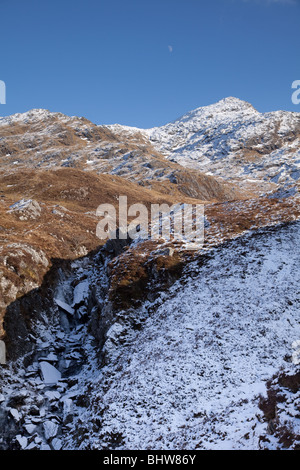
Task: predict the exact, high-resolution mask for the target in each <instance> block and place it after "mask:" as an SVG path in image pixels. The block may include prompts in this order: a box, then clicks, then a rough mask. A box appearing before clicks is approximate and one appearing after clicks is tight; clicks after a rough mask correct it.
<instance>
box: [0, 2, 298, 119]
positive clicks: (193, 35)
mask: <svg viewBox="0 0 300 470" xmlns="http://www.w3.org/2000/svg"><path fill="white" fill-rule="evenodd" d="M0 17H1V25H0V40H1V62H0V80H3V81H5V83H6V90H7V97H6V104H5V105H4V104H0V115H2V116H4V115H9V114H13V113H16V112H24V111H28V110H29V109H32V108H46V109H49V110H50V111H59V112H63V113H65V114H68V115H78V116H85V117H86V118H88V119H90V120H91V121H93V122H95V123H97V124H112V123H116V122H118V123H120V124H127V125H131V126H137V127H144V128H147V127H153V126H159V125H163V124H165V123H167V122H169V121H172V120H174V119H176V118H177V117H179V116H181V115H182V114H184V113H185V112H187V111H189V110H192V109H194V108H197V107H199V106H204V105H208V104H212V103H214V102H216V101H218V100H219V99H222V98H224V97H227V96H235V97H238V98H240V99H244V100H246V101H249V102H251V103H252V104H253V105H254V106H255V107H256V108H257V109H258V110H259V111H262V112H265V111H273V110H276V109H285V110H290V111H297V112H300V105H298V106H297V105H295V104H293V103H292V101H291V95H292V90H291V85H292V82H293V81H294V80H300V27H299V23H300V0H209V1H208V0H151V1H149V0H127V1H126V0H109V1H108V0H106V1H102V0H85V1H84V2H83V1H77V0H72V1H71V0H60V1H57V0H51V1H48V0H43V1H40V0H27V1H24V0H0Z"/></svg>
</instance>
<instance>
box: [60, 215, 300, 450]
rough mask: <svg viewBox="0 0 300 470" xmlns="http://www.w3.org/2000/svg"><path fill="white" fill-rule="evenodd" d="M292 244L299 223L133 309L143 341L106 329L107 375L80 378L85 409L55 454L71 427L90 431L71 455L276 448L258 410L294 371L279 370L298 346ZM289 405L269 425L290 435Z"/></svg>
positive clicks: (256, 239)
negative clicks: (282, 373)
mask: <svg viewBox="0 0 300 470" xmlns="http://www.w3.org/2000/svg"><path fill="white" fill-rule="evenodd" d="M299 235H300V225H299V223H298V224H295V225H290V226H286V227H283V228H281V229H274V230H271V231H270V232H269V233H268V231H267V232H266V233H262V234H260V235H256V236H247V237H245V238H242V239H239V240H236V241H234V242H231V243H230V244H229V245H228V246H227V247H226V248H224V249H220V250H216V251H214V252H212V253H211V256H209V257H208V259H207V260H206V261H205V262H204V263H203V264H202V262H199V263H198V262H195V263H193V264H192V265H190V266H189V267H188V269H187V271H186V273H185V275H184V276H183V277H182V279H181V280H180V281H178V282H177V283H176V284H174V285H173V287H172V288H171V289H170V290H169V291H168V292H166V293H162V294H161V296H160V297H159V298H158V299H157V300H156V301H155V302H146V303H145V304H144V305H143V307H142V308H141V309H138V310H136V312H135V315H136V316H137V319H140V318H147V320H146V321H145V323H144V326H143V329H142V331H138V332H136V331H129V332H128V331H126V330H127V329H126V321H125V323H124V320H122V319H119V320H117V322H116V323H115V324H114V325H113V326H112V327H111V329H110V330H109V331H108V333H107V335H106V336H107V341H106V344H105V346H104V348H105V350H106V351H107V354H108V357H109V360H108V365H107V366H106V367H104V368H103V369H102V371H101V373H100V375H99V377H97V378H96V377H91V375H90V372H89V371H86V375H85V374H83V375H82V378H81V379H82V380H83V382H82V383H81V385H80V387H83V384H84V383H85V385H87V386H88V390H89V396H90V398H91V406H90V407H89V408H88V410H86V411H85V412H80V413H79V415H78V418H76V419H75V421H74V424H73V429H72V432H71V433H70V435H69V437H66V441H65V445H67V447H69V448H73V447H77V446H78V443H76V435H77V433H76V429H77V427H78V425H79V426H81V431H82V429H86V430H87V429H88V430H89V432H88V433H87V432H86V433H85V436H86V437H85V439H83V440H81V444H80V446H81V447H82V448H94V449H97V448H100V449H101V448H112V447H114V448H117V449H165V450H170V449H259V448H272V449H275V448H277V447H279V448H280V447H282V446H281V444H280V443H279V442H278V440H277V439H276V438H275V436H272V435H270V433H269V432H268V425H269V423H268V421H267V420H266V419H265V417H264V415H263V413H262V411H261V410H260V409H259V403H260V399H261V396H266V391H267V387H266V384H267V381H268V380H270V379H271V378H272V376H273V374H275V373H277V372H278V370H279V369H280V368H288V369H289V370H290V372H291V371H294V372H295V370H296V366H294V365H293V364H291V362H286V361H287V360H288V361H290V360H291V356H292V353H293V348H292V343H293V342H294V341H297V340H298V339H299V338H300V328H299V281H300V276H299V262H300V258H299V250H298V249H297V243H298V240H299ZM131 314H132V312H131ZM120 317H121V318H126V315H124V312H123V315H120ZM124 343H125V344H124ZM91 379H92V382H91ZM91 383H92V386H91ZM287 395H288V393H287ZM297 397H299V392H298V395H297V394H296V395H295V394H290V395H288V397H287V401H288V403H289V405H286V404H282V405H281V408H279V409H278V420H277V424H276V425H277V426H278V427H279V426H281V425H283V424H285V425H286V426H288V427H290V428H291V429H293V432H295V434H296V435H297V434H298V435H299V430H300V425H299V419H297V417H295V415H294V414H293V413H295V412H296V411H295V409H293V403H294V404H295V406H296V402H297ZM78 420H79V421H78ZM97 422H98V423H101V425H100V429H97V431H95V432H90V430H91V429H93V426H95V425H96V424H95V423H97ZM72 435H73V438H72ZM74 438H75V442H74Z"/></svg>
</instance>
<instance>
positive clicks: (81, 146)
mask: <svg viewBox="0 0 300 470" xmlns="http://www.w3.org/2000/svg"><path fill="white" fill-rule="evenodd" d="M299 123H300V115H299V113H286V112H283V111H278V112H276V113H267V114H260V113H259V112H258V111H256V110H255V109H254V108H253V107H252V106H251V105H250V104H248V103H245V102H242V101H240V100H237V99H235V98H227V99H225V100H222V101H220V102H219V103H216V104H215V105H212V106H209V107H206V108H198V109H197V110H195V111H192V112H190V113H188V114H187V115H185V116H183V117H182V118H180V119H178V120H176V121H174V122H173V123H170V124H167V125H166V126H163V127H161V128H155V129H148V130H142V129H136V128H129V127H126V126H119V125H113V126H104V125H103V126H96V125H94V124H93V123H91V122H89V121H87V120H86V119H84V118H77V117H68V116H65V115H63V114H60V113H50V112H49V111H46V110H33V111H30V112H28V113H25V114H18V115H14V116H11V117H8V118H1V119H0V158H1V160H0V215H1V222H0V240H1V245H0V321H1V333H0V341H1V343H0V346H1V350H0V424H1V426H0V430H1V431H0V448H1V449H6V450H7V449H20V448H21V449H54V450H56V449H79V448H82V449H134V448H145V449H153V448H157V449H221V448H233V449H251V448H253V449H277V448H278V449H286V448H288V449H298V448H299V339H300V331H299V314H298V312H299V289H298V284H299V269H298V266H299V259H298V258H299V256H298V251H299V250H297V244H298V239H299V223H298V222H297V221H298V220H299V215H300V209H299V207H300V206H299V193H298V189H299V183H298V181H299V174H300V173H299V171H300V169H299V161H300V154H299V151H300V147H299ZM120 195H126V196H127V197H128V202H129V204H133V203H136V202H139V203H141V202H142V203H143V204H145V205H146V207H148V208H149V207H150V204H151V203H158V204H161V203H167V204H169V205H172V204H174V203H184V202H185V203H189V204H192V203H193V204H204V211H205V238H204V245H203V246H202V248H201V250H199V251H189V250H188V249H187V246H186V245H185V244H184V243H172V242H169V241H166V240H164V239H160V240H157V241H153V240H148V239H146V238H143V237H142V235H141V236H140V238H139V239H138V240H136V241H134V242H133V243H132V242H131V240H128V239H127V240H123V241H120V242H118V241H116V242H114V243H111V242H108V243H106V244H105V241H101V240H99V239H98V238H97V236H96V226H97V222H98V218H97V216H96V209H97V207H98V206H99V205H100V204H101V203H110V204H113V205H114V206H115V207H117V205H118V197H119V196H120ZM4 345H5V346H4ZM3 347H5V349H6V351H4V352H5V355H6V359H7V361H6V360H3V358H4V355H3V352H2V351H3ZM5 362H6V363H5Z"/></svg>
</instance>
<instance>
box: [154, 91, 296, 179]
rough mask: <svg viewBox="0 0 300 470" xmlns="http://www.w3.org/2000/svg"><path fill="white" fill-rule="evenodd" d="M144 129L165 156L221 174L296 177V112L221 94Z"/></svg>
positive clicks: (183, 163) (231, 175) (270, 177)
mask: <svg viewBox="0 0 300 470" xmlns="http://www.w3.org/2000/svg"><path fill="white" fill-rule="evenodd" d="M147 132H148V135H149V137H150V140H151V142H152V143H153V144H154V145H155V147H156V148H157V149H159V150H160V151H162V152H163V153H164V154H165V155H166V156H167V158H171V159H172V160H174V161H176V162H178V163H180V164H181V165H183V166H187V167H193V168H197V169H198V170H201V171H204V172H209V173H211V174H214V175H219V176H221V177H223V178H226V179H228V178H240V177H243V178H245V179H247V178H258V179H264V178H266V179H267V180H268V181H273V182H275V183H281V184H283V183H287V182H288V183H295V181H298V180H299V178H300V172H299V171H300V167H299V163H300V150H299V144H300V113H292V112H284V111H276V112H270V113H265V114H261V113H259V112H258V111H256V110H255V109H254V108H253V107H252V106H251V105H250V104H249V103H246V102H244V101H241V100H239V99H237V98H226V99H224V100H221V101H219V102H218V103H216V104H214V105H211V106H206V107H203V108H198V109H196V110H194V111H191V112H189V113H187V114H185V115H184V116H182V117H181V118H179V119H178V120H176V121H174V122H172V123H170V124H167V125H165V126H162V127H160V128H154V129H150V130H149V131H147Z"/></svg>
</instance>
